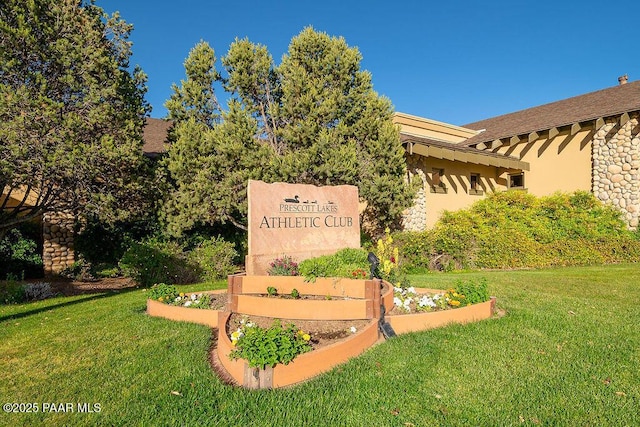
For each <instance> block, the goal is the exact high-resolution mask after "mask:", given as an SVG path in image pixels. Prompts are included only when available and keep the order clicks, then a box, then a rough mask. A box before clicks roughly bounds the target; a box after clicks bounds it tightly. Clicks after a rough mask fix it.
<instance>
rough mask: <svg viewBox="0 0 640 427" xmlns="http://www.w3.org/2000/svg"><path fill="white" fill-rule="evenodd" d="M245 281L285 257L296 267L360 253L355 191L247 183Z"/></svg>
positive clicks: (313, 186) (345, 187)
mask: <svg viewBox="0 0 640 427" xmlns="http://www.w3.org/2000/svg"><path fill="white" fill-rule="evenodd" d="M247 194H248V202H249V254H248V255H247V259H246V269H247V274H249V275H259V274H266V272H267V269H268V268H269V263H271V261H273V260H274V259H276V258H280V257H282V256H284V255H288V256H290V257H292V258H293V259H294V260H295V261H297V262H299V261H302V260H304V259H307V258H312V257H316V256H320V255H327V254H332V253H334V252H336V251H338V250H339V249H343V248H359V247H360V218H359V212H358V187H356V186H353V185H338V186H326V187H316V186H315V185H309V184H286V183H274V184H267V183H265V182H262V181H253V180H250V181H249V187H248V190H247Z"/></svg>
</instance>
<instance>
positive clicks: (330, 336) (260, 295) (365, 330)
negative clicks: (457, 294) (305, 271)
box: [147, 275, 495, 388]
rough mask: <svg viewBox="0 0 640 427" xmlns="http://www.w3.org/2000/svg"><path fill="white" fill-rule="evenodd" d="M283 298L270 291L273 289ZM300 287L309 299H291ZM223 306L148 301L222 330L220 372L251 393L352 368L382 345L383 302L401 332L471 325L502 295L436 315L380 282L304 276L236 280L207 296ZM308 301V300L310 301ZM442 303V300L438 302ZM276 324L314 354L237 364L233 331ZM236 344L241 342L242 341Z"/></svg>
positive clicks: (217, 356)
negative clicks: (260, 364)
mask: <svg viewBox="0 0 640 427" xmlns="http://www.w3.org/2000/svg"><path fill="white" fill-rule="evenodd" d="M270 286H272V287H274V288H276V289H277V291H278V292H277V295H276V294H271V295H269V294H265V293H264V292H265V291H266V290H267V288H268V287H270ZM294 289H295V290H297V291H298V292H299V293H300V294H301V295H300V296H301V297H299V298H294V297H292V296H291V295H287V294H290V293H291V292H292V291H293V290H294ZM415 292H416V293H417V294H421V295H424V294H443V293H444V292H445V291H442V290H438V289H420V288H418V289H415ZM206 293H207V294H209V295H210V297H211V299H212V302H213V303H214V304H216V307H218V309H194V308H190V307H184V306H173V305H169V304H165V303H163V302H159V301H153V300H148V301H147V312H148V313H149V314H150V315H152V316H158V317H164V318H166V319H171V320H178V321H188V322H194V323H199V324H203V325H207V326H209V327H211V328H218V332H217V344H216V346H215V348H214V349H213V350H212V360H213V361H214V366H215V367H216V370H217V371H218V372H219V373H220V374H221V376H222V377H223V378H225V379H226V380H227V381H228V382H230V383H233V384H237V385H241V386H244V387H247V388H276V387H283V386H287V385H291V384H295V383H298V382H301V381H304V380H307V379H309V378H312V377H314V376H317V375H319V374H321V373H323V372H326V371H328V370H330V369H331V368H333V367H334V366H336V365H338V364H340V363H344V362H346V361H347V360H349V359H350V358H352V357H355V356H357V355H359V354H361V353H363V352H364V351H365V350H366V349H367V348H369V347H370V346H372V345H373V344H375V343H376V342H378V341H379V340H380V339H381V338H382V335H381V333H380V332H379V324H378V322H379V319H380V317H381V312H382V310H381V305H382V306H384V310H385V313H386V315H385V316H384V319H385V321H386V322H387V323H388V324H389V325H390V326H391V327H392V328H393V330H394V332H395V333H396V334H404V333H408V332H415V331H422V330H427V329H432V328H437V327H441V326H445V325H447V324H451V323H460V324H462V323H469V322H475V321H479V320H484V319H488V318H490V317H491V316H492V315H493V313H494V310H495V298H491V299H490V300H489V301H486V302H483V303H478V304H473V305H469V306H465V307H459V308H448V309H433V310H431V311H423V312H411V313H407V312H404V311H402V309H401V308H399V307H395V306H394V294H393V288H392V287H391V286H390V285H389V284H388V283H386V282H381V281H379V280H354V279H318V280H317V281H316V282H315V283H308V282H304V279H303V278H302V277H274V276H243V275H234V276H229V280H228V288H227V290H219V291H210V292H206ZM304 296H306V298H304ZM434 298H435V297H434ZM274 319H279V320H280V323H281V324H282V325H283V326H284V325H287V324H293V325H295V327H296V328H297V329H298V330H300V332H301V333H304V334H308V335H309V336H308V337H307V338H306V339H308V341H309V344H310V345H311V347H312V350H311V351H309V352H307V353H303V354H300V355H298V356H297V357H296V358H295V359H294V360H293V361H292V362H290V363H288V364H282V363H278V364H276V365H275V366H274V367H271V366H266V367H265V369H258V368H252V367H249V365H248V363H247V361H246V360H244V359H238V360H232V359H231V358H230V354H231V352H232V350H233V348H234V345H233V344H232V341H231V338H230V336H231V333H232V332H233V331H236V330H238V328H239V327H240V325H241V324H242V322H248V321H250V322H251V323H253V324H255V325H257V326H259V327H261V328H265V329H266V328H268V327H270V326H271V325H272V324H273V322H274ZM234 339H236V338H234Z"/></svg>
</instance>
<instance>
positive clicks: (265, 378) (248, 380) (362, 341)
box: [216, 312, 379, 388]
mask: <svg viewBox="0 0 640 427" xmlns="http://www.w3.org/2000/svg"><path fill="white" fill-rule="evenodd" d="M230 316H231V313H229V312H226V313H220V317H219V320H218V322H219V324H220V325H226V324H227V321H228V320H229V317H230ZM378 340H379V334H378V320H377V319H373V320H371V322H370V323H369V324H368V325H367V326H366V327H365V328H363V329H362V330H360V331H357V332H356V333H355V334H353V335H351V336H350V337H348V338H345V339H344V340H341V341H339V342H337V343H334V344H331V345H328V346H326V347H323V348H321V349H319V350H314V351H312V352H309V353H304V354H301V355H300V356H298V357H296V358H295V360H294V361H292V362H291V363H289V364H288V365H282V364H278V365H276V366H275V367H273V368H268V369H265V370H264V371H263V370H257V372H256V370H255V369H253V368H250V367H249V366H248V365H247V363H246V361H244V360H231V359H229V354H230V353H231V350H232V348H233V347H232V345H231V339H230V338H229V335H228V331H227V328H226V327H221V328H219V329H218V346H217V348H216V351H217V352H218V360H219V361H220V363H221V364H222V366H224V368H225V369H226V371H227V373H228V374H229V375H230V376H231V377H232V378H233V379H234V381H235V382H236V383H237V384H238V385H242V386H244V387H247V388H277V387H284V386H288V385H292V384H296V383H299V382H301V381H305V380H308V379H310V378H313V377H315V376H317V375H319V374H321V373H323V372H327V371H329V370H331V369H332V368H333V367H335V366H337V365H339V364H341V363H344V362H346V361H348V360H349V359H351V358H353V357H356V356H358V355H360V354H362V353H363V352H364V351H365V350H367V349H368V348H369V347H371V346H372V345H373V344H375V343H376V342H377V341H378Z"/></svg>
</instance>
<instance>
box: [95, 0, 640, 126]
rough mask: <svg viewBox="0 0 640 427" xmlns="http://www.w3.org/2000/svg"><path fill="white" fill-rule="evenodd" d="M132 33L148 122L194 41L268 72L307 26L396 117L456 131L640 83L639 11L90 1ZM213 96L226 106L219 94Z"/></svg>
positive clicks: (598, 5) (561, 4) (541, 1)
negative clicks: (347, 50)
mask: <svg viewBox="0 0 640 427" xmlns="http://www.w3.org/2000/svg"><path fill="white" fill-rule="evenodd" d="M97 4H98V5H99V6H101V7H102V8H103V9H105V11H107V12H109V13H111V12H114V11H120V13H121V15H122V17H123V18H124V19H125V20H126V21H127V22H130V23H132V24H133V25H134V27H135V28H134V31H133V34H132V37H131V40H132V41H133V43H134V46H133V52H134V54H133V58H132V61H131V63H132V65H133V64H138V65H140V66H141V67H142V68H143V70H144V71H145V72H146V73H147V74H148V76H149V82H148V87H149V92H148V95H147V100H148V101H149V102H150V103H151V105H152V106H153V111H152V113H151V116H152V117H164V116H165V115H166V110H165V109H164V107H163V105H162V104H163V103H164V101H165V100H166V99H167V98H168V97H169V95H170V93H171V84H172V83H179V82H180V80H181V79H183V78H184V67H183V62H184V59H185V58H186V57H187V55H188V53H189V50H190V49H191V48H192V47H193V46H194V45H195V44H196V43H197V42H198V41H199V40H205V41H207V42H208V43H209V44H210V45H211V46H212V47H213V48H214V50H215V52H216V57H217V58H218V63H217V66H218V69H221V66H220V62H219V59H220V57H221V56H224V55H225V54H226V52H227V50H228V48H229V45H230V44H231V43H232V42H233V40H234V39H235V38H236V37H238V38H244V37H248V38H249V40H251V41H252V42H255V43H260V44H263V45H265V46H267V47H268V49H269V51H270V52H271V54H272V55H273V57H274V60H275V62H276V63H279V62H280V58H281V57H282V55H283V54H284V53H285V52H286V50H287V48H288V45H289V42H290V41H291V38H292V37H294V36H295V35H297V34H299V33H300V31H302V29H303V28H304V27H306V26H313V27H314V28H315V29H316V30H319V31H324V32H326V33H328V34H330V35H333V36H342V37H344V38H345V40H346V41H347V43H348V44H349V45H350V46H355V47H357V48H358V49H359V50H360V52H361V53H362V56H363V60H362V63H361V67H362V69H366V70H368V71H369V72H371V74H372V77H373V84H374V89H375V90H376V91H377V92H378V93H379V94H381V95H384V96H386V97H388V98H389V99H391V102H392V103H393V105H394V107H395V109H396V111H401V112H404V113H409V114H414V115H418V116H423V117H428V118H430V119H434V120H439V121H444V122H448V123H453V124H457V125H462V124H465V123H470V122H474V121H477V120H481V119H484V118H487V117H492V116H496V115H500V114H505V113H509V112H512V111H517V110H520V109H523V108H527V107H532V106H536V105H540V104H544V103H547V102H552V101H557V100H560V99H564V98H568V97H571V96H575V95H580V94H583V93H587V92H591V91H595V90H599V89H604V88H607V87H611V86H615V85H617V84H618V82H617V77H618V76H620V75H623V74H628V75H629V80H630V81H634V80H637V79H639V78H640V55H639V54H638V50H637V42H638V39H639V36H640V31H639V30H638V28H639V27H640V26H639V25H638V16H640V14H639V12H640V3H638V2H613V3H612V2H602V1H595V0H583V1H576V0H570V1H567V0H556V1H548V0H537V1H519V0H511V1H503V0H498V1H490V0H488V1H477V0H476V1H472V0H469V1H461V0H448V1H437V2H435V1H411V0H409V1H405V0H395V1H385V2H382V1H376V0H369V1H349V0H341V1H339V0H322V1H320V0H318V1H308V0H293V1H290V0H287V1H277V0H272V1H254V0H251V1H233V0H227V1H225V2H221V1H217V0H211V1H206V0H182V1H175V0H173V1H168V0H154V1H144V0H97ZM218 97H219V98H224V97H223V94H222V90H221V89H219V90H218Z"/></svg>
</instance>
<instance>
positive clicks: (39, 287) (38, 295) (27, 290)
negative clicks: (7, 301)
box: [23, 282, 55, 301]
mask: <svg viewBox="0 0 640 427" xmlns="http://www.w3.org/2000/svg"><path fill="white" fill-rule="evenodd" d="M23 289H24V297H25V299H26V300H27V301H39V300H43V299H47V298H51V297H54V296H55V293H54V292H53V289H51V285H50V284H49V283H46V282H39V283H27V284H26V285H24V286H23Z"/></svg>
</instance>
